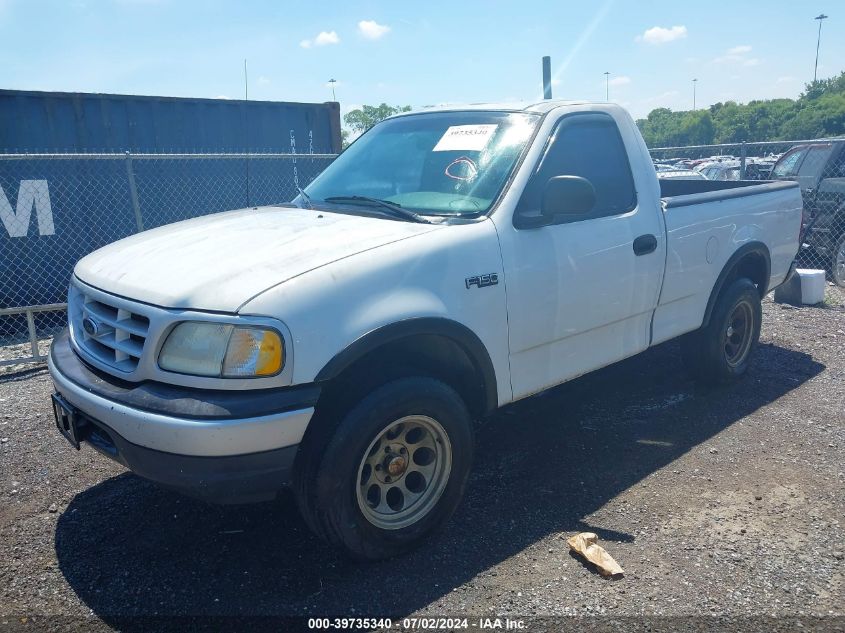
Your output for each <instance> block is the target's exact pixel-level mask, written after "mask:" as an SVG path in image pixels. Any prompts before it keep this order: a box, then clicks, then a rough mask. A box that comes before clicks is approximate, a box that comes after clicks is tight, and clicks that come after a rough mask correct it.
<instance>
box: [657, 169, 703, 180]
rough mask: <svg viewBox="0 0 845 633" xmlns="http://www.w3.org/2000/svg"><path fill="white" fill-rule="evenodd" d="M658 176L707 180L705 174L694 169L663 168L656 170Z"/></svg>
mask: <svg viewBox="0 0 845 633" xmlns="http://www.w3.org/2000/svg"><path fill="white" fill-rule="evenodd" d="M657 177H658V178H679V179H681V180H707V176H705V175H704V174H702V173H701V172H698V171H695V170H694V169H664V170H662V171H658V172H657Z"/></svg>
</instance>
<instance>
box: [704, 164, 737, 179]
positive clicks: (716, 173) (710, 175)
mask: <svg viewBox="0 0 845 633" xmlns="http://www.w3.org/2000/svg"><path fill="white" fill-rule="evenodd" d="M697 170H698V172H699V173H701V174H703V175H704V177H705V178H707V180H740V177H739V176H740V164H739V162H738V161H734V160H729V161H717V162H710V163H704V164H702V165H699V166H698V168H697Z"/></svg>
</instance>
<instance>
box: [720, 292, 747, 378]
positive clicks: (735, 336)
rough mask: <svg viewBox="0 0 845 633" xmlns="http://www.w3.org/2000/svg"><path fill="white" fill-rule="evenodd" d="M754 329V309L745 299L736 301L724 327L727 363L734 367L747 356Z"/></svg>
mask: <svg viewBox="0 0 845 633" xmlns="http://www.w3.org/2000/svg"><path fill="white" fill-rule="evenodd" d="M753 331H754V310H753V309H752V308H751V304H750V303H748V302H747V301H741V302H740V303H738V304H737V305H736V306H735V307H734V309H733V312H731V316H730V317H729V318H728V324H727V327H726V328H725V335H724V348H725V359H726V360H727V362H728V365H730V366H731V367H736V366H737V365H739V364H740V363H742V362H743V361H744V360H745V359H746V357H747V356H748V352H749V350H750V349H751V338H752V336H751V334H752V332H753Z"/></svg>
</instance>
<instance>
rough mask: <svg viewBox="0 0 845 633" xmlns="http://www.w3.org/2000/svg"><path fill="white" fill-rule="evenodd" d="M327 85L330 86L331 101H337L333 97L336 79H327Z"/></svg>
mask: <svg viewBox="0 0 845 633" xmlns="http://www.w3.org/2000/svg"><path fill="white" fill-rule="evenodd" d="M329 83H330V84H331V85H332V101H337V97H336V96H335V95H334V85H335V84H336V83H337V79H329Z"/></svg>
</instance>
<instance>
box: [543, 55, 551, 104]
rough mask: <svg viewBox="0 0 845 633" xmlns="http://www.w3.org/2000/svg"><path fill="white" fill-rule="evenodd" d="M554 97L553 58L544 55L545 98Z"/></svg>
mask: <svg viewBox="0 0 845 633" xmlns="http://www.w3.org/2000/svg"><path fill="white" fill-rule="evenodd" d="M551 98H552V58H551V57H549V56H548V55H546V56H545V57H543V99H551Z"/></svg>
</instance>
